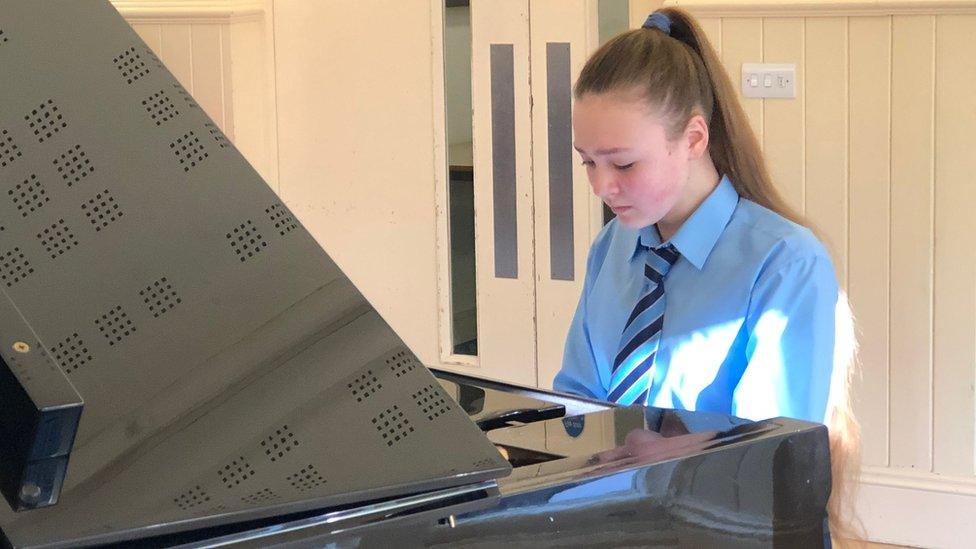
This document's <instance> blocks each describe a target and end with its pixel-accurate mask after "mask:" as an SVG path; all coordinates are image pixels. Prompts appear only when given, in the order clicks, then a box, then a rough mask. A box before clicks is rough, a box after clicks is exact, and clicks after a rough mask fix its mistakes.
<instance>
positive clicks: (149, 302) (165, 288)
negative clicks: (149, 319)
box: [139, 276, 183, 318]
mask: <svg viewBox="0 0 976 549" xmlns="http://www.w3.org/2000/svg"><path fill="white" fill-rule="evenodd" d="M139 295H141V296H142V302H143V303H144V304H145V305H146V306H147V307H148V308H149V312H150V313H152V315H153V317H155V318H159V315H161V314H163V313H165V312H166V311H169V310H170V309H172V308H173V307H176V306H177V305H179V304H180V303H183V299H182V298H180V295H179V294H178V293H176V290H175V289H173V285H172V284H171V283H170V282H169V280H167V279H166V277H165V276H164V277H162V278H160V279H159V280H156V281H154V282H153V283H152V284H150V285H149V286H146V287H145V288H143V289H142V290H140V291H139Z"/></svg>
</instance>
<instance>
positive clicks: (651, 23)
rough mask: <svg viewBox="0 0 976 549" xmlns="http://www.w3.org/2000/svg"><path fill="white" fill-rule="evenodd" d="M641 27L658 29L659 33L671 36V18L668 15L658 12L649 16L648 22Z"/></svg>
mask: <svg viewBox="0 0 976 549" xmlns="http://www.w3.org/2000/svg"><path fill="white" fill-rule="evenodd" d="M641 27H643V28H645V29H658V30H659V31H661V32H663V33H664V34H667V35H668V36H671V18H670V17H668V16H667V15H665V14H663V13H661V12H659V11H656V12H654V13H652V14H650V15H648V16H647V20H646V21H644V24H643V25H641Z"/></svg>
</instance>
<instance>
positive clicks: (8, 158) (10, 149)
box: [0, 130, 23, 168]
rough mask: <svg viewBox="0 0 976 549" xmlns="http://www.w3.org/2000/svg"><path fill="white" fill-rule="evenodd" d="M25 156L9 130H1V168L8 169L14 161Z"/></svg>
mask: <svg viewBox="0 0 976 549" xmlns="http://www.w3.org/2000/svg"><path fill="white" fill-rule="evenodd" d="M21 156H23V154H22V153H21V152H20V147H18V146H17V144H16V143H14V138H13V136H12V135H10V132H8V131H7V130H0V168H6V167H7V166H8V165H10V163H12V162H13V161H14V160H17V159H18V158H20V157H21Z"/></svg>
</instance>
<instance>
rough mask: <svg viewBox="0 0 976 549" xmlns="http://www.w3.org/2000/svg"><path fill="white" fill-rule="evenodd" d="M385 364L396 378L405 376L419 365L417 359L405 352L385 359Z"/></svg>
mask: <svg viewBox="0 0 976 549" xmlns="http://www.w3.org/2000/svg"><path fill="white" fill-rule="evenodd" d="M386 363H387V364H388V365H389V366H390V371H391V372H393V375H395V376H396V377H401V376H405V375H407V374H408V373H410V372H412V371H413V370H414V369H415V368H416V367H417V364H419V363H418V362H417V359H415V358H414V357H413V356H411V355H410V353H408V352H406V351H400V352H398V353H396V354H395V355H393V356H391V357H390V358H387V359H386Z"/></svg>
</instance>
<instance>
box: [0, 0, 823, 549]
mask: <svg viewBox="0 0 976 549" xmlns="http://www.w3.org/2000/svg"><path fill="white" fill-rule="evenodd" d="M0 29H2V30H3V37H4V41H3V42H2V43H0V74H3V78H2V79H0V97H3V98H4V100H3V101H2V102H0V281H2V283H0V294H2V295H0V314H2V315H3V317H2V318H0V397H3V398H4V399H5V400H4V402H3V404H4V406H0V434H2V435H3V437H4V440H2V441H0V442H2V444H0V491H2V493H3V496H4V498H5V501H6V503H5V504H0V533H2V536H0V545H5V544H6V545H12V546H16V547H77V546H86V545H98V544H106V543H116V544H121V545H124V546H137V545H141V546H170V545H177V544H191V545H215V544H231V545H239V546H266V545H270V544H279V545H282V546H292V545H294V546H330V547H367V546H398V547H403V546H408V547H409V546H452V547H453V546H466V547H479V546H498V545H532V546H567V545H569V546H606V545H624V546H647V545H659V546H684V547H698V546H721V547H739V546H741V547H768V546H777V547H798V546H799V547H802V546H822V545H823V544H824V543H825V541H824V540H826V539H828V538H827V537H826V530H825V526H824V524H825V522H824V517H825V504H826V500H827V497H828V494H829V485H830V477H829V457H828V448H827V437H826V429H825V428H824V427H823V426H818V425H813V424H808V423H803V422H798V421H792V420H786V419H775V420H768V421H764V422H758V423H754V422H746V421H742V420H737V419H734V418H729V417H725V416H719V415H714V414H704V413H694V412H674V411H665V410H657V409H643V408H639V407H637V408H619V407H615V406H611V405H607V404H604V403H599V402H593V401H589V400H586V399H580V398H575V397H571V396H568V395H558V394H555V393H551V392H546V391H539V390H535V389H531V388H524V387H514V386H511V385H506V384H503V383H498V382H491V381H486V380H480V379H476V378H470V377H465V376H461V375H457V374H450V373H447V372H437V377H436V378H435V376H434V375H432V373H431V371H429V370H428V369H427V368H425V367H424V366H423V365H422V364H420V362H419V361H418V360H417V358H416V357H415V356H414V355H413V353H411V352H410V350H409V349H408V348H407V347H406V345H404V343H403V341H402V340H401V339H400V338H399V337H398V336H397V334H396V333H395V332H394V331H393V330H392V329H391V328H390V326H389V325H388V324H387V323H386V322H385V321H384V320H383V318H381V316H380V315H379V314H378V313H377V311H376V310H375V309H374V308H373V307H372V306H371V305H370V304H369V302H368V301H367V300H366V299H365V298H364V297H363V295H362V294H361V293H360V292H359V290H358V289H357V288H356V287H355V286H354V284H353V283H352V282H351V281H350V280H349V279H348V278H347V277H346V276H345V275H344V274H343V273H342V271H341V270H340V268H339V267H338V266H337V265H336V264H335V263H334V262H333V261H332V259H331V258H330V257H329V256H328V254H327V253H326V252H325V251H323V250H322V248H321V247H320V246H319V244H318V243H317V242H316V241H315V240H314V239H313V238H312V237H311V235H310V234H309V233H308V232H307V231H306V230H305V229H304V228H303V227H302V226H301V224H300V223H299V222H298V220H296V219H295V218H294V217H293V216H292V214H291V213H290V211H289V210H288V208H287V207H286V206H285V205H284V204H283V203H281V202H280V200H279V199H278V197H277V196H276V195H275V194H274V192H272V190H271V189H270V188H269V187H268V186H267V185H266V184H265V183H264V181H262V180H261V179H260V177H259V176H258V175H257V174H256V173H255V172H254V170H253V169H251V167H250V166H249V165H248V164H247V162H246V161H245V160H244V159H243V158H242V157H241V155H240V154H239V153H238V152H237V150H236V149H235V148H234V147H233V146H232V145H231V144H230V143H229V142H228V141H227V139H226V138H225V137H224V136H223V135H222V134H221V132H220V130H219V129H218V128H217V126H216V125H215V124H214V123H213V122H212V121H211V120H210V119H209V118H208V117H207V116H206V115H205V114H204V113H203V112H202V111H201V110H200V108H199V107H198V106H197V105H196V104H195V103H194V101H193V99H192V98H191V97H190V96H189V95H188V94H187V93H186V92H185V90H183V88H182V87H181V86H180V85H179V83H178V82H177V81H176V80H175V79H174V78H173V76H172V75H171V74H170V73H169V72H168V71H167V70H166V68H165V67H164V66H163V65H162V63H160V62H159V61H158V59H156V57H155V56H154V55H153V53H152V52H151V50H149V48H148V47H146V45H145V44H144V43H143V42H142V41H141V40H140V39H139V38H138V36H137V35H136V34H135V33H134V32H133V31H132V29H131V28H130V27H129V26H128V25H127V24H126V23H125V21H124V20H122V18H121V17H120V16H119V15H118V13H117V12H116V11H115V10H114V8H112V6H111V5H110V4H109V3H108V2H107V0H77V1H72V2H61V1H57V0H4V1H3V2H2V3H0ZM81 400H83V401H84V403H83V408H82V403H81ZM15 401H16V403H17V405H16V406H14V405H12V404H11V403H13V402H15ZM79 409H80V410H82V411H81V415H80V421H79V420H78V410H79ZM72 442H73V444H72ZM62 482H63V484H62Z"/></svg>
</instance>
